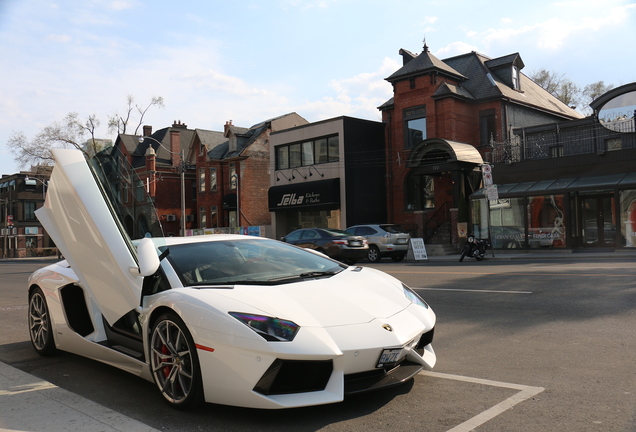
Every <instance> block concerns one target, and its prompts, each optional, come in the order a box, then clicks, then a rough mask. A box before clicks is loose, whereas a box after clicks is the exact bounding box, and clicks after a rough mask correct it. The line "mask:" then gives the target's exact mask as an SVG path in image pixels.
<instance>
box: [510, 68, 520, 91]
mask: <svg viewBox="0 0 636 432" xmlns="http://www.w3.org/2000/svg"><path fill="white" fill-rule="evenodd" d="M512 88H513V89H515V90H521V86H520V85H519V69H518V68H517V66H514V65H513V66H512Z"/></svg>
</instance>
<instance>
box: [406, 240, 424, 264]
mask: <svg viewBox="0 0 636 432" xmlns="http://www.w3.org/2000/svg"><path fill="white" fill-rule="evenodd" d="M411 254H412V257H413V258H412V259H414V260H415V261H422V260H428V255H427V254H426V246H425V245H424V239H422V238H411V241H410V247H409V251H408V255H409V259H411Z"/></svg>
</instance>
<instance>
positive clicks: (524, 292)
mask: <svg viewBox="0 0 636 432" xmlns="http://www.w3.org/2000/svg"><path fill="white" fill-rule="evenodd" d="M413 289H416V290H427V291H460V292H476V293H497V294H532V291H500V290H472V289H457V288H413Z"/></svg>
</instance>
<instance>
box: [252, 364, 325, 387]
mask: <svg viewBox="0 0 636 432" xmlns="http://www.w3.org/2000/svg"><path fill="white" fill-rule="evenodd" d="M332 371H333V362H332V361H331V360H281V359H276V360H274V363H272V365H271V366H270V367H269V368H268V369H267V371H266V372H265V373H264V374H263V376H262V377H261V379H260V380H259V381H258V383H257V384H256V386H255V387H254V391H255V392H258V393H261V394H264V395H280V394H289V393H305V392H312V391H321V390H324V389H325V387H327V382H329V378H330V377H331V372H332Z"/></svg>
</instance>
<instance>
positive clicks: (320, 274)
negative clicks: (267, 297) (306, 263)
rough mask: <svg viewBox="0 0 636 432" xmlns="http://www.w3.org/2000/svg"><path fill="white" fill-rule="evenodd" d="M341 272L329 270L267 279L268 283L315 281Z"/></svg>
mask: <svg viewBox="0 0 636 432" xmlns="http://www.w3.org/2000/svg"><path fill="white" fill-rule="evenodd" d="M341 271H342V269H340V270H337V271H334V270H329V271H310V272H305V273H300V274H295V275H289V276H283V277H277V278H273V279H269V281H270V282H288V281H293V280H297V279H301V280H302V279H315V278H320V277H330V276H333V275H335V274H338V273H340V272H341Z"/></svg>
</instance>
